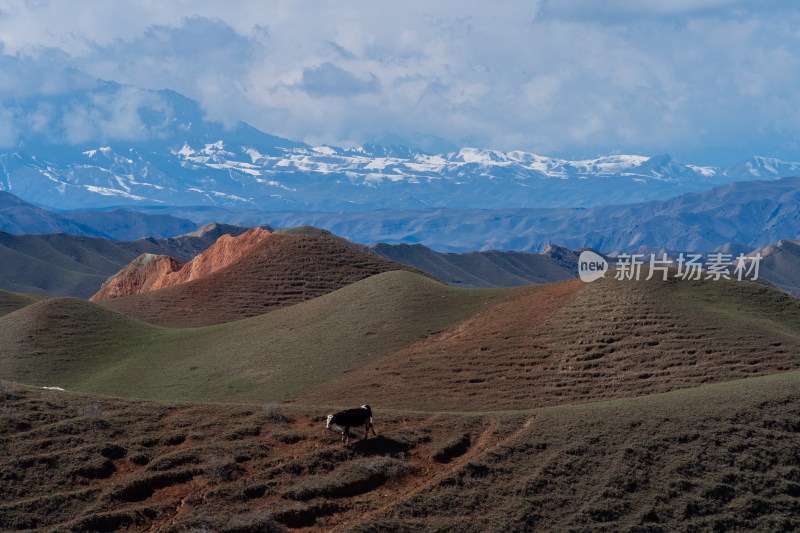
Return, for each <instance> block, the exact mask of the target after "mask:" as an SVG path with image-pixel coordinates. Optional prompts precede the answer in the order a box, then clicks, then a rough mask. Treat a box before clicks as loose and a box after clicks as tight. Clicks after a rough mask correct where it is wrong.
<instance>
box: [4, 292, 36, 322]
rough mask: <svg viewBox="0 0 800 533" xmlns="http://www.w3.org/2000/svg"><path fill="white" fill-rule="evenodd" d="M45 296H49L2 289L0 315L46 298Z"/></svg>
mask: <svg viewBox="0 0 800 533" xmlns="http://www.w3.org/2000/svg"><path fill="white" fill-rule="evenodd" d="M45 298H47V296H44V295H41V294H20V293H17V292H9V291H4V290H3V289H0V317H1V316H5V315H7V314H8V313H13V312H14V311H17V310H18V309H22V308H23V307H25V306H28V305H31V304H34V303H36V302H38V301H41V300H44V299H45Z"/></svg>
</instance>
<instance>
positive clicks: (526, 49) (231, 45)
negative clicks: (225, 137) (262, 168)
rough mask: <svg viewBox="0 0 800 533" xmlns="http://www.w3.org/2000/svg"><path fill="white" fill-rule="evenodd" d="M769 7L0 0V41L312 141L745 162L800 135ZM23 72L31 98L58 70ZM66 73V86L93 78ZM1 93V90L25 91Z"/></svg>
mask: <svg viewBox="0 0 800 533" xmlns="http://www.w3.org/2000/svg"><path fill="white" fill-rule="evenodd" d="M758 5H759V9H755V8H752V7H751V6H753V3H752V2H745V1H743V0H699V1H695V0H692V1H689V0H670V1H667V0H658V1H654V2H637V1H634V0H609V1H606V2H602V3H601V2H595V1H592V0H576V1H571V2H561V1H556V0H547V1H544V2H541V3H538V2H533V3H530V2H515V3H506V4H502V5H501V6H500V7H495V6H493V7H492V8H487V6H486V4H485V3H478V2H452V1H449V2H440V3H435V4H430V3H423V2H411V3H399V2H398V3H392V4H381V5H380V6H376V4H374V3H372V2H363V1H357V2H350V3H346V4H342V3H332V2H308V1H304V2H290V1H282V2H273V3H270V4H269V5H265V4H263V3H261V2H249V1H247V2H238V3H234V4H233V5H230V4H228V3H226V4H222V3H219V2H211V1H202V2H191V3H189V2H155V1H153V2H123V1H119V2H107V3H104V4H97V3H95V2H83V1H79V0H76V1H75V2H70V3H69V4H68V5H67V4H64V3H57V2H53V3H42V4H38V5H35V6H33V7H31V6H28V5H25V4H22V3H11V4H10V6H4V8H3V11H4V13H5V15H3V16H0V36H2V37H0V39H2V41H3V45H4V47H5V48H4V49H5V52H6V53H7V54H15V55H18V56H20V57H22V56H24V57H27V58H32V59H33V60H35V61H37V62H39V63H40V64H41V65H44V69H45V71H47V70H54V71H55V70H57V69H54V67H53V66H52V65H53V64H59V65H61V68H62V72H67V71H66V70H65V67H73V68H74V69H76V70H80V71H84V72H87V73H88V74H90V75H91V76H94V77H99V78H103V79H110V80H115V81H118V82H121V83H128V84H132V85H136V86H141V87H146V88H153V89H161V88H171V89H174V90H176V91H178V92H181V93H183V94H186V95H187V96H189V97H191V98H195V99H198V100H200V101H201V102H202V105H203V107H204V109H205V110H206V111H207V112H208V114H209V116H211V117H212V118H216V119H221V120H225V121H226V122H227V123H229V124H230V123H232V122H233V121H235V120H245V121H247V122H250V123H252V124H253V125H255V126H256V127H258V128H260V129H262V130H264V131H267V132H270V133H274V134H278V135H283V136H286V137H290V138H293V139H298V140H304V141H307V142H310V143H312V144H317V143H331V144H347V143H360V142H364V141H367V140H370V139H373V138H376V137H381V136H386V135H387V134H390V133H397V134H399V135H401V136H403V137H406V138H411V139H413V138H414V137H416V136H420V137H425V136H429V137H430V136H438V137H440V138H444V139H447V140H449V141H453V142H456V143H459V144H479V145H481V146H488V147H497V148H502V149H524V150H530V151H538V152H541V153H544V154H547V155H562V156H567V157H585V156H590V155H596V154H600V153H609V152H619V151H623V152H640V153H660V152H671V153H673V154H675V155H678V156H679V157H684V158H690V157H694V158H697V157H700V156H702V155H703V154H706V155H708V157H709V158H715V160H716V161H719V160H720V158H722V161H721V162H731V160H732V159H735V158H736V157H737V154H738V155H740V156H742V157H743V156H746V155H750V154H751V153H765V155H778V156H782V155H783V154H781V153H780V152H781V150H784V151H786V150H795V151H796V150H797V144H798V138H800V134H798V126H797V123H798V122H797V114H798V111H796V110H797V109H800V94H798V92H797V91H796V89H795V87H796V86H797V83H798V81H800V80H798V77H800V76H798V71H799V69H798V63H800V53H798V50H800V34H798V32H797V29H796V28H797V27H798V26H800V14H799V12H798V9H797V8H794V7H791V6H790V7H786V5H787V3H785V2H783V3H779V2H777V1H771V0H766V1H765V2H763V3H759V4H758ZM598 6H601V7H598ZM4 64H5V63H3V62H0V67H1V66H3V65H4ZM76 70H73V71H71V72H73V74H74V75H76V76H77V74H75V72H76ZM37 76H38V77H37ZM18 77H19V78H20V79H23V80H32V81H29V82H28V83H27V86H28V87H30V86H35V85H36V83H39V82H42V81H45V80H48V79H49V78H48V77H47V76H41V75H37V74H35V73H32V72H26V71H20V73H19V76H18ZM78 78H79V76H78ZM53 79H54V80H55V81H53V82H50V84H51V86H52V88H53V89H57V88H58V87H66V86H69V85H70V84H73V85H74V84H76V83H77V81H76V80H70V79H69V76H66V75H63V74H61V75H59V76H54V77H53ZM4 83H5V84H6V85H7V84H8V82H7V81H3V80H0V94H3V93H5V94H11V93H14V92H16V93H19V92H20V91H21V89H20V88H19V87H17V88H14V87H11V88H9V87H7V86H4V85H3V84H4ZM15 83H16V82H14V83H12V85H14V84H15ZM22 85H23V86H24V85H25V83H22ZM126 109H128V111H126ZM104 117H105V118H104ZM109 117H114V119H113V120H114V121H115V122H118V123H119V125H118V126H115V125H112V124H111V123H110V122H109V121H110V120H111V119H110V118H109ZM89 118H91V119H92V120H94V122H95V123H96V124H95V125H94V126H92V127H93V128H94V129H93V130H92V129H91V128H90V126H89V125H86V124H80V123H79V122H80V121H79V120H78V119H77V118H75V117H73V120H74V121H76V126H75V131H76V132H82V133H81V135H99V134H105V135H123V134H131V133H132V132H133V131H134V130H135V129H136V127H137V124H136V123H135V120H134V117H133V115H132V114H131V113H130V112H129V108H126V107H124V106H122V107H120V108H118V109H116V110H114V111H113V112H111V111H109V114H107V115H98V116H92V115H90V117H89ZM98 121H99V122H98ZM40 123H41V121H39V122H37V121H35V120H31V121H29V126H30V127H34V125H35V124H40ZM115 128H117V130H118V131H117V130H115ZM92 132H93V133H92ZM81 135H78V136H79V137H80V136H81ZM770 150H771V151H772V153H766V152H768V151H770ZM742 151H744V152H742ZM792 157H795V158H800V153H798V154H797V155H795V156H792ZM699 162H703V161H699Z"/></svg>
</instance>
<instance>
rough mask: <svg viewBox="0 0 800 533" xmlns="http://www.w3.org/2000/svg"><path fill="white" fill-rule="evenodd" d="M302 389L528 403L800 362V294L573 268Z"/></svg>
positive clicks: (399, 399) (486, 405)
mask: <svg viewBox="0 0 800 533" xmlns="http://www.w3.org/2000/svg"><path fill="white" fill-rule="evenodd" d="M516 291H517V292H515V293H514V294H515V296H514V297H512V298H509V299H506V300H504V301H502V302H500V303H498V304H497V305H495V306H494V307H493V308H491V309H489V310H487V311H486V312H483V313H481V314H478V315H476V316H473V317H471V318H470V319H468V320H467V321H465V322H463V323H461V324H459V325H458V326H457V327H455V328H452V329H451V330H448V331H445V332H443V333H441V334H440V335H436V336H431V337H429V338H426V339H422V340H420V341H418V342H416V343H414V344H413V345H411V346H408V347H406V348H403V349H402V350H400V351H398V352H396V353H395V354H393V355H392V356H390V357H388V358H386V359H383V360H381V361H377V362H375V363H370V364H369V365H366V366H364V367H363V368H359V369H357V370H354V371H352V372H348V373H347V374H343V375H341V376H339V377H338V378H336V379H334V380H332V381H330V382H326V383H324V384H323V385H321V386H319V387H317V388H314V389H309V390H306V391H304V392H303V393H302V394H300V395H299V396H298V397H297V398H296V399H295V401H297V402H299V403H303V404H309V405H314V404H315V403H317V402H319V401H320V400H321V399H324V398H326V397H330V396H331V395H333V394H336V395H338V396H339V397H342V398H343V399H347V400H348V401H350V402H355V401H358V400H359V399H361V398H362V397H364V396H365V392H364V391H368V393H367V394H366V396H367V397H369V398H371V401H373V402H374V403H377V404H390V405H393V406H395V407H397V408H407V409H421V410H459V411H462V410H466V411H473V410H485V409H511V408H513V409H523V408H531V407H542V406H548V405H557V404H565V403H575V402H582V401H595V400H603V399H611V398H619V397H625V396H636V395H642V394H651V393H657V392H664V391H668V390H673V389H678V388H685V387H692V386H697V385H702V384H705V383H713V382H719V381H727V380H732V379H738V378H743V377H748V376H753V375H759V374H772V373H777V372H783V371H786V370H790V369H796V368H800V301H798V300H797V299H795V298H792V297H790V296H788V295H786V294H784V293H782V292H780V291H777V290H774V289H770V288H767V287H763V286H761V285H758V284H754V283H747V282H733V281H729V282H724V281H719V282H711V281H703V282H688V281H682V280H674V279H672V280H670V281H668V282H661V281H655V280H654V281H651V282H646V281H639V282H636V281H625V282H620V281H615V280H613V279H605V280H600V281H596V282H594V283H590V284H585V283H583V282H582V281H580V280H570V281H566V282H559V283H554V284H548V285H541V286H535V287H529V288H527V289H522V290H520V289H516Z"/></svg>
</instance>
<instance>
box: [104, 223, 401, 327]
mask: <svg viewBox="0 0 800 533" xmlns="http://www.w3.org/2000/svg"><path fill="white" fill-rule="evenodd" d="M238 257H239V259H238V260H237V261H235V262H234V263H232V264H230V265H228V266H227V267H225V268H222V269H220V270H217V271H216V272H214V273H212V274H209V275H207V276H205V277H202V278H200V279H197V280H193V281H188V282H186V283H181V284H179V285H176V286H173V287H167V288H164V289H160V290H156V291H152V292H147V293H143V294H134V295H131V296H125V297H122V298H113V299H110V300H103V301H100V302H99V303H100V304H101V305H103V306H105V307H107V308H109V309H113V310H116V311H119V312H121V313H124V314H127V315H129V316H132V317H134V318H137V319H139V320H143V321H145V322H150V323H153V324H158V325H162V326H169V327H197V326H207V325H212V324H220V323H223V322H230V321H233V320H238V319H241V318H246V317H250V316H255V315H260V314H263V313H266V312H268V311H271V310H273V309H277V308H280V307H285V306H287V305H291V304H295V303H298V302H302V301H304V300H309V299H311V298H315V297H317V296H321V295H323V294H327V293H329V292H332V291H334V290H336V289H339V288H341V287H344V286H346V285H348V284H350V283H354V282H356V281H359V280H361V279H364V278H367V277H369V276H372V275H374V274H379V273H382V272H388V271H392V270H408V271H416V269H414V268H412V267H409V266H406V265H402V264H400V263H396V262H394V261H389V260H388V259H384V258H382V257H379V256H378V255H376V254H372V253H369V252H366V251H362V250H360V249H359V248H357V247H355V246H350V245H348V244H345V243H343V242H340V241H339V240H337V239H335V238H332V237H329V236H325V235H305V234H302V235H285V234H272V235H270V236H269V237H268V238H266V239H263V240H261V241H259V242H258V243H257V244H256V245H254V246H249V247H248V248H247V253H246V254H244V255H240V256H238Z"/></svg>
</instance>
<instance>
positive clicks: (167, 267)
mask: <svg viewBox="0 0 800 533" xmlns="http://www.w3.org/2000/svg"><path fill="white" fill-rule="evenodd" d="M271 234H272V232H270V231H269V230H266V229H263V228H252V229H250V230H247V231H246V232H245V233H242V234H241V235H239V236H238V237H231V236H230V235H223V236H221V237H220V238H219V239H217V242H216V243H214V244H213V245H212V246H211V247H209V248H208V249H207V250H206V251H204V252H203V253H201V254H200V255H198V256H196V257H195V258H194V259H192V260H191V261H189V262H188V263H184V262H182V261H180V260H178V259H175V258H173V257H168V256H165V255H158V256H156V255H152V254H143V255H141V256H139V257H137V258H136V259H135V260H134V261H133V262H132V263H130V264H129V265H128V266H126V267H125V268H124V269H122V270H121V271H120V272H118V273H117V274H115V275H114V276H113V277H111V278H109V280H108V281H106V282H105V283H104V284H103V288H102V289H100V291H99V292H98V293H96V294H95V295H94V296H92V297H91V298H90V300H91V301H97V300H108V299H110V298H118V297H120V296H130V295H132V294H141V293H144V292H150V291H155V290H158V289H163V288H166V287H174V286H175V285H180V284H181V283H186V282H188V281H194V280H196V279H200V278H203V277H205V276H208V275H209V274H213V273H214V272H217V271H219V270H221V269H223V268H225V267H227V266H229V265H232V264H233V263H235V262H237V261H239V260H240V259H242V257H245V256H246V255H247V254H248V253H250V251H251V250H252V249H253V248H254V247H256V246H257V245H258V244H259V243H261V242H262V241H264V240H265V239H266V238H267V237H269V236H270V235H271Z"/></svg>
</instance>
